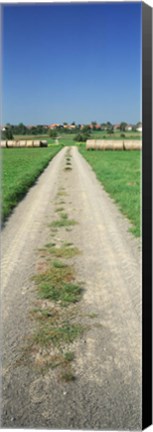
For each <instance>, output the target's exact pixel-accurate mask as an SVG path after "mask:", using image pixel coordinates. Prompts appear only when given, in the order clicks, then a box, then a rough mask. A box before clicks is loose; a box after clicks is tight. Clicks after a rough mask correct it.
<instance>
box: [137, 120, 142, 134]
mask: <svg viewBox="0 0 153 432" xmlns="http://www.w3.org/2000/svg"><path fill="white" fill-rule="evenodd" d="M136 131H137V132H142V123H141V122H139V123H137V124H136Z"/></svg>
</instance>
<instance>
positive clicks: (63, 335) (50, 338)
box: [35, 321, 83, 346]
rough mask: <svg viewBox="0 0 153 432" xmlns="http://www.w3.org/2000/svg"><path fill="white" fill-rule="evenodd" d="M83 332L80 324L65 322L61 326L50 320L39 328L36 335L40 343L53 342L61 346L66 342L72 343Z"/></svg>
mask: <svg viewBox="0 0 153 432" xmlns="http://www.w3.org/2000/svg"><path fill="white" fill-rule="evenodd" d="M82 332H83V328H82V326H80V325H79V324H70V323H69V322H67V323H63V325H61V326H51V325H50V323H49V321H48V322H46V323H45V326H44V325H42V326H41V327H40V328H39V331H38V332H37V333H36V335H35V342H36V343H37V344H40V345H44V346H46V345H48V344H50V343H53V345H55V346H59V345H61V344H64V343H72V342H73V341H74V340H75V339H76V338H77V337H78V336H79V335H80V334H81V333H82Z"/></svg>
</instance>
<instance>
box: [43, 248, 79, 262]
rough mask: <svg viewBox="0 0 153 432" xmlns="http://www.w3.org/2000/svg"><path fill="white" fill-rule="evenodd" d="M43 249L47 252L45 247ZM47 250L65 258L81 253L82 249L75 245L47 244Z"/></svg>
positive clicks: (55, 255) (53, 254)
mask: <svg viewBox="0 0 153 432" xmlns="http://www.w3.org/2000/svg"><path fill="white" fill-rule="evenodd" d="M43 251H44V252H45V249H43ZM46 251H47V252H48V253H49V254H51V255H52V256H53V257H55V258H64V259H69V258H73V257H74V256H76V255H78V254H80V251H79V249H78V248H77V247H75V246H72V247H70V246H65V245H63V246H61V247H50V246H49V247H47V246H46Z"/></svg>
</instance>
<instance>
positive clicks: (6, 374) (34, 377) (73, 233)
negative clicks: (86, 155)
mask: <svg viewBox="0 0 153 432" xmlns="http://www.w3.org/2000/svg"><path fill="white" fill-rule="evenodd" d="M70 151H71V163H72V169H71V170H65V163H66V162H65V160H66V152H67V148H64V149H62V150H61V151H60V153H58V155H56V157H55V158H54V159H53V160H52V161H51V163H50V164H49V166H48V167H47V169H46V170H45V171H44V173H43V174H42V175H41V176H40V177H39V179H38V181H37V183H36V184H35V185H34V186H33V187H32V188H31V189H30V190H29V192H28V194H27V195H26V197H25V198H24V199H23V200H22V202H21V203H20V204H19V205H18V206H17V208H16V209H15V210H14V212H13V214H12V215H11V217H10V218H9V220H8V221H7V223H6V225H5V227H4V229H3V231H2V292H1V309H2V335H1V336H2V352H3V358H2V405H3V406H2V428H45V429H47V428H49V429H88V430H89V429H97V430H98V429H99V430H102V429H103V430H106V429H109V430H111V429H112V430H115V429H118V430H119V429H120V430H127V429H128V430H129V429H130V430H139V429H141V277H140V275H141V259H140V256H141V253H140V244H139V241H138V240H136V239H135V238H134V237H133V236H132V234H130V233H129V226H130V225H129V222H128V221H127V220H126V219H125V218H124V217H123V216H122V215H121V213H120V212H119V210H118V209H117V207H116V205H115V204H114V203H113V201H112V200H111V199H110V197H109V196H108V195H107V194H106V192H105V191H104V189H103V188H102V186H101V185H100V184H99V182H98V180H97V179H96V176H95V174H94V172H93V171H92V169H91V168H90V166H89V165H88V164H87V162H86V161H85V160H84V159H83V157H82V156H81V155H80V154H79V152H78V150H77V148H76V147H74V148H71V150H70ZM61 188H64V189H65V190H66V195H65V196H64V197H63V198H64V200H63V205H64V210H65V211H67V212H68V215H69V217H71V218H74V219H75V220H76V221H77V222H78V223H77V224H76V225H74V226H72V227H71V229H68V230H66V229H65V228H62V229H58V230H57V231H55V232H54V233H53V232H52V233H51V230H50V227H49V224H50V223H51V221H52V220H54V219H55V216H56V215H57V214H56V206H57V196H58V193H59V190H61ZM51 236H53V239H54V241H55V242H59V241H61V239H62V240H66V241H69V242H73V244H74V245H75V246H76V247H78V248H79V250H80V251H81V254H80V255H78V256H76V257H75V258H74V260H73V264H74V266H75V271H76V274H77V280H78V281H83V284H84V293H83V297H82V300H81V301H80V303H79V314H80V315H79V316H80V318H79V319H80V322H81V323H82V324H83V325H85V326H86V328H87V330H86V331H85V333H84V334H83V337H80V338H78V339H77V340H76V341H75V343H73V350H74V351H75V359H74V363H73V364H74V369H75V376H76V379H75V381H72V382H63V381H60V380H59V379H58V378H57V371H56V370H54V371H53V370H50V369H49V370H48V369H47V370H44V372H43V373H42V372H40V371H39V370H37V369H34V368H31V366H30V364H29V365H28V364H24V363H23V364H22V362H21V363H20V362H18V359H19V357H20V355H21V353H22V350H23V344H24V340H25V339H26V338H27V337H29V335H30V334H31V333H32V332H33V326H34V325H35V324H34V322H33V320H31V318H30V313H29V311H30V309H31V307H32V306H33V305H34V304H35V301H36V289H35V286H34V282H33V280H32V276H33V274H35V272H36V268H37V266H38V262H39V260H40V257H39V250H40V249H41V248H42V247H43V246H44V245H45V243H47V241H50V240H51ZM77 307H78V306H77Z"/></svg>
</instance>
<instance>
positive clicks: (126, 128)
mask: <svg viewBox="0 0 153 432" xmlns="http://www.w3.org/2000/svg"><path fill="white" fill-rule="evenodd" d="M131 130H132V126H131V125H129V124H128V125H126V126H125V131H126V132H130V131H131Z"/></svg>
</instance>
